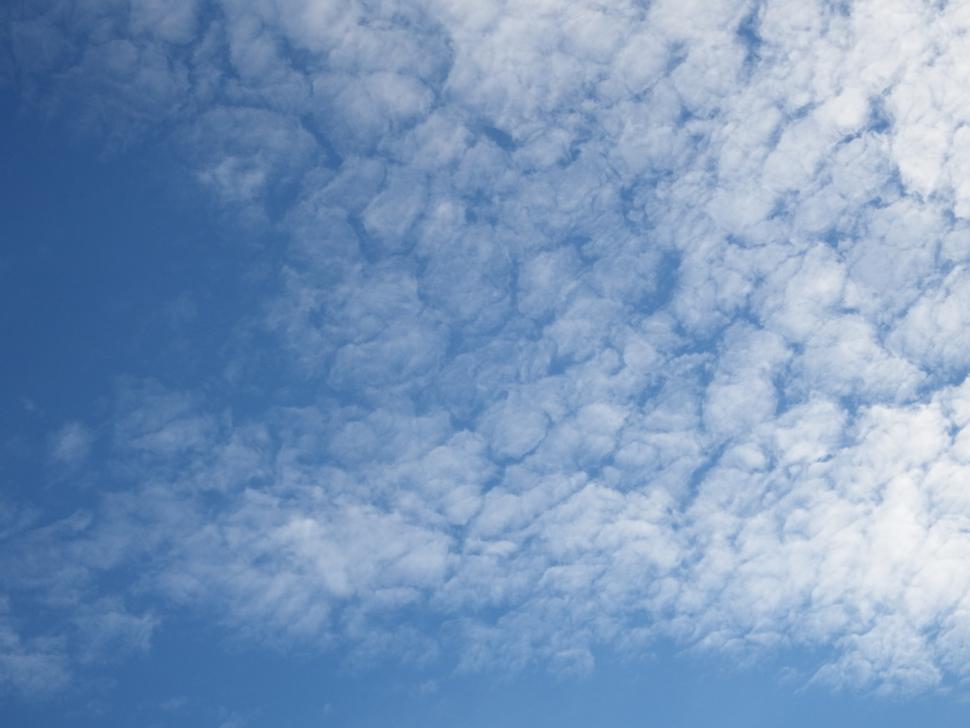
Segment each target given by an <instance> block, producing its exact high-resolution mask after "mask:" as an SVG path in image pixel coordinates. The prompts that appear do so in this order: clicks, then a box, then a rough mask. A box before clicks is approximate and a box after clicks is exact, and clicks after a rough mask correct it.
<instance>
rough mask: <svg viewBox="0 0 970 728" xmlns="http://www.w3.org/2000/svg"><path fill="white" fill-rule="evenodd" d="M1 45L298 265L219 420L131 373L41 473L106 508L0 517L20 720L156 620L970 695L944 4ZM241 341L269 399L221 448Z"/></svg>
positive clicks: (219, 16) (749, 5)
mask: <svg viewBox="0 0 970 728" xmlns="http://www.w3.org/2000/svg"><path fill="white" fill-rule="evenodd" d="M3 13H4V17H3V28H4V31H3V32H4V45H5V46H6V56H5V60H4V64H5V65H4V66H3V74H4V77H5V78H7V79H8V80H10V81H16V83H17V84H18V88H20V89H22V93H23V96H24V98H25V100H26V101H27V102H28V103H29V104H32V105H33V108H36V109H42V110H45V111H46V112H49V113H61V114H71V115H73V116H74V117H75V118H76V119H77V123H78V124H80V125H81V126H82V127H83V128H84V129H85V130H87V132H88V133H91V134H95V135H97V136H98V137H99V138H104V139H105V140H106V141H105V143H109V144H122V145H124V144H141V143H151V144H161V145H165V146H166V148H170V149H172V150H174V151H175V152H176V153H177V154H178V155H179V158H181V159H183V160H184V164H185V166H186V174H187V175H188V176H189V177H190V178H191V179H193V180H195V183H197V184H198V185H200V187H201V188H203V189H205V190H207V194H209V195H210V196H211V200H210V203H211V205H212V206H214V207H215V208H219V209H222V210H225V211H227V213H228V214H229V215H231V216H233V217H237V218H240V219H242V220H243V221H244V222H245V225H247V226H250V227H249V229H271V230H272V231H274V233H278V234H279V236H280V237H281V238H283V239H284V240H285V248H284V250H283V252H281V253H280V255H279V256H277V257H276V258H274V261H275V263H274V265H275V267H274V269H273V270H272V272H271V274H270V277H271V279H272V285H271V286H270V287H269V289H268V290H267V291H266V292H265V296H264V300H263V302H262V305H261V306H260V307H259V314H258V316H257V317H256V318H255V319H254V320H252V319H246V320H244V321H240V323H239V324H238V326H237V328H236V331H235V332H234V333H233V334H232V335H231V336H232V339H233V341H234V342H236V343H235V344H234V345H233V346H230V347H228V348H227V351H229V350H231V351H233V352H235V353H234V354H232V357H231V358H232V359H233V361H231V362H227V365H226V367H225V372H226V374H225V375H224V376H223V378H222V380H221V385H220V386H211V383H200V384H199V386H198V387H173V386H170V385H166V384H164V383H162V382H160V381H156V380H152V379H148V380H142V379H132V378H130V377H127V378H126V377H124V376H121V375H123V374H124V373H123V372H119V373H118V375H119V378H118V385H117V387H116V392H117V395H116V397H115V400H114V403H113V404H112V405H111V414H110V415H108V416H105V417H104V419H103V420H102V421H99V422H97V423H94V419H93V416H92V418H91V419H89V422H91V423H92V426H94V425H95V424H96V429H97V432H98V433H99V447H102V446H103V448H104V449H105V450H106V451H110V454H109V455H108V456H107V458H106V460H105V462H99V463H94V462H91V461H89V460H88V461H86V456H87V454H88V451H89V450H90V446H91V442H92V440H91V437H92V436H91V434H90V431H89V430H88V429H86V428H85V427H83V426H81V425H77V424H71V425H67V426H66V427H65V428H64V429H62V430H60V431H58V432H57V433H55V434H54V435H52V436H51V437H52V439H51V440H50V442H51V452H52V456H53V458H55V459H56V460H60V461H64V462H70V463H71V464H72V465H74V466H75V467H77V468H81V467H85V468H88V469H92V468H93V469H98V468H101V469H104V470H105V471H106V472H107V471H110V473H111V474H112V477H114V478H116V479H117V480H119V481H120V482H121V483H123V487H122V486H119V487H117V488H114V489H109V490H106V491H105V492H104V494H103V495H102V496H100V499H99V500H98V502H97V504H96V505H95V506H94V507H92V508H90V509H88V510H86V511H83V512H78V513H74V514H72V515H70V516H69V517H67V518H64V519H60V520H54V521H51V519H49V518H48V519H45V518H44V517H43V515H42V514H37V513H35V512H33V511H31V509H30V508H29V507H28V506H26V505H23V504H17V503H9V504H7V505H5V506H4V507H3V510H2V511H0V516H2V522H0V523H2V531H0V533H2V535H3V539H4V543H5V545H4V549H3V552H2V553H3V555H2V556H0V569H2V573H3V576H4V579H3V584H4V588H5V590H6V591H7V592H8V594H7V596H6V597H5V598H4V600H3V601H2V602H0V682H2V683H3V684H4V685H6V686H7V687H8V688H10V689H14V690H21V691H25V692H29V691H32V690H36V689H37V688H38V686H41V685H43V686H53V687H55V688H56V687H58V686H61V685H64V684H66V683H67V682H68V680H69V679H70V678H69V675H70V674H71V672H72V671H76V670H83V669H84V666H85V665H86V664H87V663H88V662H90V661H92V660H96V659H98V656H99V655H100V654H101V653H104V652H105V651H107V650H110V651H111V652H112V653H113V654H117V652H118V649H117V647H116V646H117V645H124V646H125V649H126V650H136V651H138V650H150V649H151V636H152V632H153V630H154V629H155V627H156V625H157V624H158V623H159V621H160V620H162V621H163V620H164V613H161V614H159V610H166V609H179V608H191V609H194V610H199V611H201V612H202V613H205V614H209V615H211V619H213V620H219V621H220V622H222V623H223V624H224V626H225V628H227V629H229V630H234V631H238V632H239V633H240V634H243V635H245V636H246V638H247V639H250V638H251V639H255V640H268V641H271V642H274V643H277V642H282V643H283V644H286V643H287V642H288V641H290V640H299V641H300V642H301V643H303V644H306V643H309V644H313V645H318V646H319V649H321V650H326V649H330V648H332V647H333V646H335V645H341V646H344V647H347V646H349V648H350V649H352V650H360V652H361V654H366V655H396V656H398V657H404V658H406V659H418V660H420V659H428V656H429V655H437V654H454V655H456V657H455V660H456V662H457V664H458V666H459V667H460V668H461V669H489V668H490V667H494V666H496V665H498V666H503V667H506V666H508V667H523V666H527V665H530V664H539V665H544V666H548V667H549V668H550V669H554V670H564V671H580V672H582V671H587V670H590V669H595V667H594V658H593V655H594V652H595V651H597V650H601V649H606V650H622V651H632V652H634V653H636V652H637V651H638V650H647V649H649V647H650V645H651V644H652V643H654V642H655V641H656V640H657V639H660V638H664V639H669V638H672V639H674V640H676V641H677V642H678V643H679V644H682V645H685V646H693V647H695V648H696V649H701V650H709V651H711V652H713V653H715V654H731V655H744V656H752V655H754V656H757V655H759V654H764V653H780V652H783V651H785V650H789V649H792V648H795V649H804V650H805V651H806V653H808V654H812V655H815V656H816V657H815V658H813V659H814V660H815V662H814V663H813V664H812V665H810V667H809V669H808V670H807V671H806V672H805V674H804V675H803V679H804V680H805V681H811V682H816V683H823V684H826V685H830V686H833V687H836V688H840V687H848V688H853V689H864V690H876V691H893V692H898V691H924V690H930V689H938V688H942V687H945V686H946V685H948V684H952V683H955V682H959V681H961V680H963V679H965V678H966V677H967V676H968V674H970V592H968V590H970V569H968V567H967V564H968V563H970V535H968V533H970V531H968V528H970V495H968V491H967V488H966V483H967V482H968V481H970V429H968V425H970V383H968V384H964V383H963V381H964V377H965V376H966V374H967V371H968V369H970V339H968V337H970V334H968V333H967V331H968V323H970V321H968V320H967V319H968V318H970V313H968V312H970V305H968V304H970V271H968V265H967V264H968V259H970V222H968V218H970V177H968V175H967V162H968V158H967V157H968V154H970V152H968V149H970V144H968V142H970V131H968V129H970V125H968V123H970V104H968V100H970V99H968V96H967V93H966V90H965V84H963V83H961V82H959V79H964V78H966V77H967V75H968V73H970V5H968V4H966V3H955V2H954V3H928V2H923V1H922V0H859V1H857V2H853V3H848V2H835V1H829V0H818V1H803V0H797V1H796V0H790V1H789V0H765V1H764V2H747V1H745V2H739V1H735V0H704V1H703V2H701V1H700V0H654V1H653V2H624V1H622V0H618V1H617V2H612V3H608V4H600V3H586V2H572V1H571V2H564V1H562V2H561V1H559V0H549V1H548V2H541V3H536V2H491V1H490V0H481V2H475V3H467V2H448V1H447V0H423V1H419V2H401V3H398V2H391V1H389V2H383V3H370V2H366V3H365V2H359V3H358V2H326V1H313V0H275V1H272V0H247V1H246V2H241V1H236V0H224V1H223V2H214V1H213V2H192V1H191V0H181V1H180V2H177V3H164V2H155V1H153V0H130V1H129V0H103V1H99V2H77V3H75V2H70V1H64V2H59V1H57V0H52V1H49V2H35V3H27V4H23V5H22V6H19V7H16V8H13V7H8V8H7V9H5V10H4V11H3ZM227 336H229V335H227ZM255 341H258V342H260V343H259V347H262V348H263V349H268V350H271V351H272V354H273V361H274V367H278V370H277V371H276V372H275V380H274V381H275V382H276V384H274V385H273V386H277V387H278V390H279V392H280V394H279V395H278V396H277V395H274V392H275V391H276V390H273V389H272V388H270V393H269V395H268V396H266V397H264V398H263V400H261V402H262V405H261V406H260V408H258V411H253V408H252V407H248V408H245V411H242V412H237V411H235V410H238V409H240V408H238V407H236V406H235V404H234V394H233V393H234V392H236V391H243V390H244V389H245V388H246V387H248V386H250V385H252V386H263V385H262V384H261V383H260V382H259V381H258V380H259V379H260V376H261V374H260V373H261V372H262V371H263V370H262V369H261V368H260V366H259V365H258V360H259V358H260V356H261V355H263V354H265V351H264V352H257V351H254V349H255V348H257V346H256V344H252V345H246V344H245V342H255ZM239 342H243V344H240V343H239ZM228 356H229V355H227V357H228ZM162 374H163V373H162V372H159V373H158V376H159V377H161V375H162ZM267 386H268V385H267ZM264 389H266V386H264ZM96 475H97V474H96V473H95V474H89V475H88V476H87V477H88V478H95V477H96ZM108 571H111V572H112V573H113V574H117V573H119V572H120V573H123V574H133V576H131V579H130V583H129V584H128V585H127V586H126V585H125V584H124V583H122V584H120V585H119V583H118V582H119V580H118V579H117V578H115V579H113V580H112V581H111V584H112V586H111V588H110V589H108V587H106V586H105V585H104V584H105V580H104V579H102V578H101V577H102V576H103V575H104V574H106V573H107V572H108ZM146 593H148V594H152V595H154V596H155V597H157V600H156V601H155V602H153V604H154V605H155V606H153V608H152V609H151V610H146V609H143V608H137V609H136V608H135V607H133V606H131V605H132V604H133V603H134V601H133V600H135V596H136V595H144V594H146ZM30 605H35V607H31V606H30ZM36 605H39V606H36ZM31 608H42V609H44V610H48V611H49V612H50V613H51V614H54V615H60V617H59V619H60V620H61V624H62V625H63V627H62V628H61V629H54V628H52V629H51V630H48V632H49V633H47V634H40V635H37V634H35V635H22V634H20V633H18V629H19V628H18V624H20V622H19V621H18V616H17V615H18V609H20V610H24V611H26V610H29V609H31ZM96 615H99V616H96ZM416 615H417V616H416ZM55 623H56V622H55ZM435 624H440V625H442V627H441V628H440V629H439V628H436V627H434V625H435ZM429 625H431V626H429Z"/></svg>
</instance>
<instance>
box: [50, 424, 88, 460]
mask: <svg viewBox="0 0 970 728" xmlns="http://www.w3.org/2000/svg"><path fill="white" fill-rule="evenodd" d="M93 443H94V434H93V433H92V432H91V430H90V429H88V428H87V427H86V426H84V425H83V424H81V423H80V422H69V423H67V424H66V425H64V426H63V427H61V429H59V430H58V431H57V432H56V433H54V435H53V436H52V437H51V441H50V457H51V459H52V460H53V461H54V462H55V463H57V464H58V465H64V466H70V467H74V466H78V465H80V464H81V463H83V462H84V460H86V459H87V457H88V454H89V453H90V452H91V446H92V444H93Z"/></svg>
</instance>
